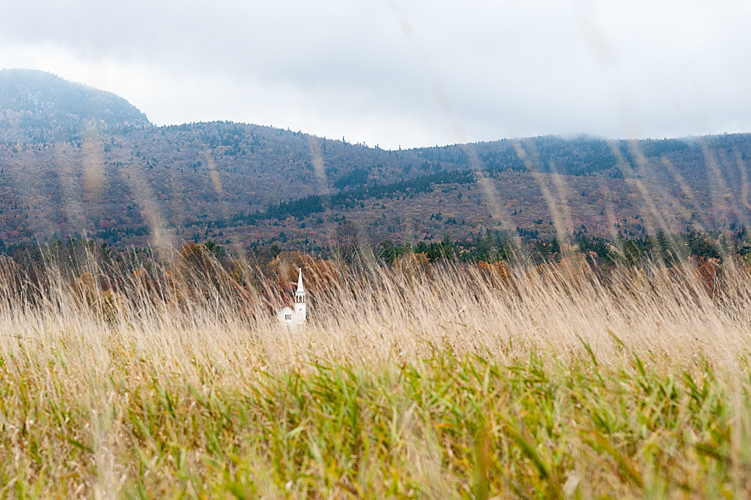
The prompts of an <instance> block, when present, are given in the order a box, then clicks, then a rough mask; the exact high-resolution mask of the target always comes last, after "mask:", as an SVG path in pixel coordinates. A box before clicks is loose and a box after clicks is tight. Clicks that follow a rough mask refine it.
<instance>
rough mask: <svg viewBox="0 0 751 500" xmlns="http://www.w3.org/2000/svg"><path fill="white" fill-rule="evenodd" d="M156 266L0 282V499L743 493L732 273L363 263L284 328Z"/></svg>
mask: <svg viewBox="0 0 751 500" xmlns="http://www.w3.org/2000/svg"><path fill="white" fill-rule="evenodd" d="M92 271H93V272H92V275H95V274H96V269H92ZM170 272H171V273H173V274H171V275H170V276H172V278H171V279H170V280H167V281H165V280H164V279H162V281H161V282H160V283H161V284H159V287H157V288H158V291H156V292H155V291H154V290H155V289H157V288H154V287H155V286H156V285H155V283H151V282H149V281H148V279H147V277H146V276H145V275H140V274H138V273H134V274H133V275H129V276H126V277H123V279H122V282H123V285H122V286H123V287H122V288H121V289H120V290H121V292H122V291H123V290H124V291H125V292H127V293H124V294H122V295H120V294H117V293H116V292H114V291H110V292H102V291H101V290H100V289H99V288H98V287H97V285H96V282H93V284H92V282H89V283H88V284H87V281H86V280H87V279H88V278H84V279H79V281H78V282H77V283H71V282H70V280H66V279H64V277H63V275H62V274H59V273H58V274H55V273H53V272H50V274H49V276H50V277H49V283H50V286H49V287H46V288H45V290H44V291H43V292H39V291H37V292H35V293H36V295H34V297H33V300H32V299H30V298H29V296H30V295H28V294H27V295H24V294H19V293H18V286H19V285H18V283H11V281H12V279H11V278H8V277H7V276H6V279H5V287H4V288H3V289H2V290H4V292H3V293H4V294H5V295H4V298H3V301H2V306H1V308H0V309H1V310H0V332H1V333H0V335H1V336H0V429H1V434H0V497H3V498H21V497H27V496H31V497H42V498H47V497H60V498H63V497H65V498H78V497H81V498H84V497H85V498H89V497H95V498H115V497H122V496H128V497H148V498H165V497H173V496H174V497H180V496H187V497H199V498H200V497H218V498H233V497H240V498H246V497H247V498H253V497H264V498H389V497H393V498H406V497H423V498H424V497H433V498H453V497H468V498H488V497H490V496H498V497H499V498H546V497H550V498H553V497H561V498H563V497H567V498H589V497H592V498H605V497H610V498H631V497H633V498H636V497H660V498H662V497H666V496H667V497H671V498H672V497H677V498H717V497H719V496H726V497H734V496H745V495H747V494H748V493H749V491H751V483H749V482H748V481H749V480H750V479H751V456H750V455H749V451H748V450H751V446H749V445H751V442H750V439H751V422H750V421H749V418H748V416H747V415H748V414H749V410H750V409H751V408H750V406H751V405H749V393H750V390H751V383H750V382H749V374H748V369H747V361H748V356H747V353H748V350H749V344H751V341H750V340H751V339H750V337H749V324H751V323H750V320H751V281H749V279H748V276H747V275H746V274H745V273H744V272H741V271H738V270H734V269H727V270H725V272H724V273H723V275H722V278H721V279H718V280H713V281H712V282H711V283H712V288H710V289H707V280H706V279H704V280H702V279H701V277H700V275H699V274H698V273H696V272H695V271H694V270H692V269H691V268H689V267H686V268H683V269H677V270H676V269H673V270H665V269H660V268H658V267H652V268H648V269H646V270H641V271H638V270H632V269H616V270H613V271H610V272H608V273H595V272H594V271H592V270H591V269H590V267H589V266H588V265H587V264H586V263H584V262H582V261H578V260H568V261H565V262H563V263H561V264H558V265H554V266H543V267H538V268H530V269H522V268H514V269H511V270H508V269H506V268H490V267H486V268H484V269H482V270H480V269H477V268H474V267H467V266H459V267H455V266H451V265H446V266H434V267H433V268H430V267H427V266H420V265H415V266H411V267H410V266H409V265H406V266H404V267H402V268H400V269H398V270H396V271H394V270H390V269H386V268H382V267H379V266H376V265H371V266H366V267H365V268H364V269H363V270H362V271H361V272H359V273H342V274H340V275H339V276H338V277H335V278H333V279H332V278H331V277H328V278H327V280H328V281H326V283H327V286H326V287H325V288H324V287H323V286H322V287H321V288H320V289H319V290H311V292H312V295H313V299H314V300H312V301H311V303H310V305H309V318H310V324H309V325H307V327H305V328H302V329H296V330H288V329H285V328H283V327H280V326H278V325H277V324H276V323H275V322H274V321H273V317H272V315H271V314H270V310H269V303H270V302H269V301H270V300H271V299H269V298H268V297H276V296H278V294H277V293H276V292H275V291H274V290H271V291H270V292H269V293H266V294H265V295H262V294H259V293H257V292H253V291H252V290H249V289H246V288H244V287H240V286H238V285H237V284H236V283H235V282H234V281H231V280H229V279H228V278H227V277H225V276H219V277H215V278H216V279H214V278H210V279H209V278H206V277H205V276H202V275H197V276H194V275H190V273H189V272H188V271H185V270H183V271H182V272H181V271H180V269H179V266H177V265H176V266H175V269H173V270H171V271H170ZM191 276H193V278H195V279H193V278H191ZM204 278H206V279H204ZM317 278H321V277H316V276H310V280H311V282H314V281H316V279H317ZM149 279H150V278H149ZM202 280H203V281H202ZM21 281H23V280H21ZM318 282H319V283H323V280H322V279H319V281H318ZM165 283H167V284H166V285H165ZM22 284H23V283H22ZM87 287H89V288H87ZM92 287H93V288H92ZM21 288H23V287H22V286H21ZM165 290H167V292H165ZM271 303H272V305H276V304H275V303H274V302H273V300H271Z"/></svg>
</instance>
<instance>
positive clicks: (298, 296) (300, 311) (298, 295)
mask: <svg viewBox="0 0 751 500" xmlns="http://www.w3.org/2000/svg"><path fill="white" fill-rule="evenodd" d="M295 316H296V319H297V321H298V322H299V323H305V322H306V321H307V320H308V311H307V305H306V304H305V288H304V287H303V286H302V269H300V274H299V275H298V278H297V291H296V292H295Z"/></svg>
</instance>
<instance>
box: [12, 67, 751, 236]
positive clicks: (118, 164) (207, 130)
mask: <svg viewBox="0 0 751 500" xmlns="http://www.w3.org/2000/svg"><path fill="white" fill-rule="evenodd" d="M0 75H2V72H0ZM45 75H47V76H44V78H43V80H45V79H47V80H48V79H50V78H53V82H54V84H55V85H63V86H65V88H69V87H68V83H70V82H68V83H61V81H62V79H57V80H54V78H56V77H54V76H53V75H49V74H45ZM37 76H38V75H37ZM19 81H21V82H22V81H23V79H20V80H19ZM63 82H64V81H63ZM40 85H41V84H40ZM71 85H74V90H75V91H76V92H78V94H77V95H78V96H79V98H78V100H74V101H73V104H70V103H69V102H67V101H66V102H52V101H50V100H49V99H52V98H54V96H55V95H57V94H54V92H47V94H44V92H43V90H44V89H42V90H39V88H37V87H39V85H37V87H33V86H32V87H29V88H26V87H24V86H23V85H21V84H20V83H19V84H16V85H15V86H9V85H6V86H5V87H4V88H6V89H8V88H10V89H11V90H12V89H15V90H13V92H15V94H16V95H15V97H13V96H11V97H10V98H9V97H8V96H7V95H6V96H5V97H3V96H2V95H0V105H1V104H2V102H14V103H16V108H13V109H10V108H7V109H6V108H0V246H1V245H2V244H7V245H13V244H19V243H31V242H34V241H37V240H45V239H48V238H59V237H61V238H64V237H70V236H81V235H84V234H88V235H93V236H95V237H96V238H98V239H101V240H102V241H104V242H107V243H110V244H121V245H136V246H139V245H147V244H155V243H156V242H157V241H161V242H164V241H167V242H179V241H180V240H185V239H201V238H214V239H216V240H218V241H221V242H222V243H224V244H233V245H239V246H248V245H267V244H273V243H277V244H279V243H283V244H285V245H290V246H305V245H308V246H311V245H312V246H313V247H316V246H319V247H325V246H326V244H327V242H328V241H330V240H331V238H332V237H333V235H334V234H335V233H336V229H337V228H338V227H340V226H341V225H342V224H344V223H345V222H347V221H352V222H354V223H356V224H357V225H358V226H359V227H360V229H361V232H362V233H363V235H364V237H367V238H368V239H371V240H374V241H377V240H378V239H394V240H397V241H399V240H401V241H409V240H413V241H414V240H440V239H442V238H443V237H444V236H445V234H446V233H447V232H449V233H451V234H452V235H454V236H455V237H473V236H474V235H477V234H478V233H479V232H481V231H486V230H489V229H505V230H509V231H512V232H513V231H516V232H520V234H526V235H532V236H533V237H535V238H540V239H546V238H552V236H553V235H554V234H559V233H560V232H561V231H564V232H566V233H569V234H573V233H576V232H583V231H586V232H590V233H595V234H600V235H610V236H612V235H613V234H615V233H616V232H618V231H622V232H624V233H625V234H627V235H632V236H639V235H643V234H646V233H647V232H650V231H655V230H657V229H666V230H670V231H681V230H686V229H687V228H693V229H704V228H706V229H715V230H721V229H727V228H729V227H731V226H733V227H739V226H741V225H743V224H746V223H747V222H748V221H749V218H750V215H751V212H750V211H749V208H750V207H749V203H748V200H749V198H750V197H751V196H750V195H749V191H751V190H749V189H748V185H749V182H748V174H747V165H746V161H747V159H748V158H749V157H751V134H731V135H715V136H704V137H690V138H684V139H661V140H655V139H646V140H639V141H624V140H604V139H598V138H592V137H586V136H581V137H575V138H569V139H564V138H560V137H556V136H541V137H533V138H523V139H501V140H498V141H488V142H480V143H473V144H461V145H447V146H434V147H425V148H414V149H405V150H384V149H380V148H370V147H367V146H365V145H361V144H349V143H346V142H344V141H343V140H338V139H337V140H332V139H327V138H322V137H316V136H312V135H309V134H305V133H302V132H293V131H290V130H284V129H280V128H274V127H267V126H261V125H253V124H243V123H235V122H226V121H225V122H219V121H216V122H202V123H190V124H182V125H169V126H160V127H158V126H155V125H152V124H150V123H149V122H148V120H147V118H146V116H145V115H144V114H143V113H141V112H140V111H138V110H137V109H136V108H135V107H133V106H131V105H130V104H128V103H127V101H125V100H124V99H121V98H117V99H114V98H112V97H111V96H114V94H109V93H105V94H101V95H100V94H97V93H96V92H97V91H96V89H93V90H92V89H91V88H89V87H85V86H82V85H80V84H71ZM0 87H2V85H0ZM24 89H25V90H24ZM0 94H2V93H1V92H0ZM6 94H7V92H6ZM50 95H51V96H52V97H50ZM61 95H63V96H65V95H67V94H66V93H65V92H63V93H62V94H61ZM92 95H93V96H94V98H92V97H91V96H92ZM29 96H31V97H29ZM34 96H42V97H44V98H42V99H37V102H36V103H35V102H34V100H33V97H34ZM45 96H46V97H45ZM102 96H103V97H102ZM115 97H117V96H115ZM3 99H5V101H3ZM45 99H47V100H45ZM92 99H93V102H94V104H93V105H90V103H91V102H92ZM107 99H111V101H108V100H107ZM112 99H114V100H112ZM53 101H54V99H53ZM109 102H111V103H113V104H112V106H110V107H107V105H102V103H105V104H106V103H109ZM24 103H26V104H25V105H26V106H27V108H28V109H26V108H24V107H23V105H24ZM40 103H41V104H40ZM45 103H47V104H45ZM123 103H125V104H123ZM117 106H120V107H117ZM112 108H114V109H115V111H112ZM51 109H54V110H55V111H54V112H51V111H50V110H51ZM66 110H67V111H68V112H69V113H68V114H69V115H70V116H66V115H65V113H66ZM89 111H90V112H91V114H86V113H88V112H89ZM8 113H15V114H19V113H21V114H24V113H25V114H27V115H30V116H31V117H32V118H34V119H32V120H30V121H26V122H23V121H19V120H16V121H12V120H10V121H9V120H8V119H7V115H8ZM102 113H105V114H106V117H108V119H109V120H110V121H109V122H107V121H106V120H104V119H101V120H100V122H98V123H96V117H97V116H102ZM107 113H109V114H107ZM2 116H5V117H6V118H5V121H4V122H3V121H2V120H3V118H2ZM14 116H15V115H14ZM123 117H125V118H123ZM128 117H133V120H134V121H133V123H135V125H133V124H131V122H130V121H128V120H129V118H128ZM126 118H128V119H126ZM34 120H36V121H34ZM45 120H47V121H48V123H46V122H45ZM139 120H140V121H139ZM61 123H62V124H63V125H64V124H68V125H69V126H68V129H64V127H63V126H62V125H61ZM2 124H5V128H4V129H3V127H2ZM61 127H62V129H63V132H65V130H67V132H65V133H62V132H60V129H61ZM76 127H77V128H76ZM3 130H4V131H5V134H6V135H5V137H6V139H7V137H8V136H23V137H25V138H26V141H25V142H24V141H13V140H2V137H3V136H2V134H3ZM37 139H44V140H37ZM467 173H472V175H473V176H472V177H467V176H466V174H467ZM653 208H654V210H653Z"/></svg>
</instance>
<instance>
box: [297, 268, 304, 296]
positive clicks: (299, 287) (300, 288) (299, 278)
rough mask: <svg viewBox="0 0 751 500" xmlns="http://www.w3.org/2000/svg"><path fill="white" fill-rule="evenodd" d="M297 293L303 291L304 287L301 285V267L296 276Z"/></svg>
mask: <svg viewBox="0 0 751 500" xmlns="http://www.w3.org/2000/svg"><path fill="white" fill-rule="evenodd" d="M297 293H305V289H304V288H303V287H302V269H300V275H299V277H298V278H297Z"/></svg>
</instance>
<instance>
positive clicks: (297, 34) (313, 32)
mask: <svg viewBox="0 0 751 500" xmlns="http://www.w3.org/2000/svg"><path fill="white" fill-rule="evenodd" d="M0 8H1V10H0V11H1V12H2V16H1V17H0V67H6V68H12V67H25V68H35V69H43V70H46V71H50V72H52V73H55V74H57V75H59V76H62V77H64V78H66V79H68V80H73V81H78V82H82V83H86V84H88V85H91V86H94V87H98V88H102V89H105V90H109V91H112V92H115V93H116V94H118V95H120V96H122V97H125V98H126V99H128V100H129V101H130V102H132V103H133V104H134V105H136V106H137V107H138V108H139V109H141V110H142V111H143V112H145V113H146V115H147V116H148V117H149V119H150V120H151V121H152V122H154V123H156V124H159V125H162V124H177V123H184V122H191V121H208V120H233V121H241V122H249V123H257V124H262V125H273V126H276V127H282V128H290V129H293V130H303V131H306V132H311V133H314V134H317V135H321V136H323V135H325V136H327V137H334V138H341V137H346V139H347V140H348V141H350V142H365V143H367V144H368V145H370V146H373V145H376V144H379V145H380V146H381V147H384V148H397V147H399V146H401V147H414V146H427V145H435V144H449V143H455V142H464V141H481V140H495V139H500V138H503V137H522V136H530V135H541V134H562V135H572V134H580V133H587V134H591V135H597V136H604V137H610V138H633V137H660V138H661V137H665V136H668V137H670V136H684V135H695V134H705V133H719V132H740V131H751V92H749V89H751V65H750V64H749V62H750V61H751V29H749V26H751V2H748V1H744V2H741V1H729V0H728V1H724V0H712V1H692V0H676V1H661V0H623V1H620V0H610V1H599V2H595V1H586V0H568V1H556V0H545V1H541V0H515V1H503V0H492V1H486V0H460V1H448V0H429V1H428V0H393V1H387V0H380V1H371V0H357V1H354V0H349V1H345V0H321V1H318V2H312V1H310V0H305V1H303V0H273V1H265V2H259V1H254V0H213V1H211V2H208V1H203V2H199V1H192V0H181V1H172V0H148V1H146V0H129V1H127V2H126V1H108V2H104V1H101V0H96V1H94V0H49V1H36V0H24V1H21V0H0Z"/></svg>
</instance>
